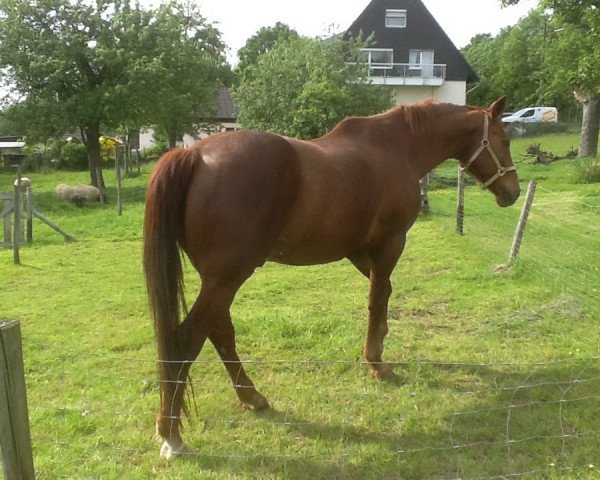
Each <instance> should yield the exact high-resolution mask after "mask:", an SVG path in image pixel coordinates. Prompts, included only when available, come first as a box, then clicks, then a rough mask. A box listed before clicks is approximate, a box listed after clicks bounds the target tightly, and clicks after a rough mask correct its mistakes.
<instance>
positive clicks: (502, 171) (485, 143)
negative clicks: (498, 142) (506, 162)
mask: <svg viewBox="0 0 600 480" xmlns="http://www.w3.org/2000/svg"><path fill="white" fill-rule="evenodd" d="M488 130H489V120H488V116H487V114H484V116H483V138H482V139H481V145H479V148H478V149H477V150H476V151H475V153H474V154H473V155H471V158H470V159H469V161H468V162H467V163H466V164H465V166H464V167H461V170H463V171H464V170H467V169H468V168H469V167H470V166H471V165H472V164H473V162H474V161H475V160H477V158H478V157H479V155H481V152H483V151H484V150H487V151H488V152H489V154H490V157H492V160H494V162H495V163H496V166H497V167H498V171H497V172H496V173H495V174H494V175H492V177H491V178H489V179H488V180H487V181H486V182H485V183H482V184H481V188H487V187H489V186H490V185H491V184H492V183H494V182H495V181H496V180H498V179H499V178H500V177H503V176H504V175H506V173H507V172H514V171H516V170H517V167H515V166H514V165H512V166H510V167H504V166H502V164H501V163H500V160H498V156H497V155H496V152H494V150H493V149H492V147H491V145H490V140H489V138H488Z"/></svg>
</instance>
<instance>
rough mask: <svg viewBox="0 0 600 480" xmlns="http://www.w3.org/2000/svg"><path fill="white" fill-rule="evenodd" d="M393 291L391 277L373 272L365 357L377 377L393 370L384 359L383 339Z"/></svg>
mask: <svg viewBox="0 0 600 480" xmlns="http://www.w3.org/2000/svg"><path fill="white" fill-rule="evenodd" d="M391 293H392V285H391V282H390V279H389V278H386V277H385V276H382V277H378V276H377V275H374V274H371V288H370V291H369V324H368V326H367V338H366V341H365V348H364V357H365V360H366V361H367V363H368V366H369V372H370V373H371V375H373V376H374V377H376V378H382V377H384V376H386V375H387V374H389V373H391V371H392V369H391V367H390V365H389V364H387V363H384V362H383V360H382V356H383V348H384V347H383V340H384V338H385V336H386V335H387V332H388V325H387V313H388V301H389V298H390V295H391Z"/></svg>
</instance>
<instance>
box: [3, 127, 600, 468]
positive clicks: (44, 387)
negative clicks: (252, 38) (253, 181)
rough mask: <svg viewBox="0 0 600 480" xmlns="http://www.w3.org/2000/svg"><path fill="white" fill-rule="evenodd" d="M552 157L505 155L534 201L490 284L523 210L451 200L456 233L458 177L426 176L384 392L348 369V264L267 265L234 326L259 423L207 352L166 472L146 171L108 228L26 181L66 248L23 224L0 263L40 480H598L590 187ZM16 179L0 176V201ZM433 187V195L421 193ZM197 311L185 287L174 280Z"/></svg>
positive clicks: (516, 150) (38, 177)
mask: <svg viewBox="0 0 600 480" xmlns="http://www.w3.org/2000/svg"><path fill="white" fill-rule="evenodd" d="M538 142H539V143H541V147H542V148H543V149H545V150H551V151H553V152H555V153H559V154H562V153H564V152H566V151H567V150H569V149H570V148H571V147H573V146H576V145H577V136H575V135H573V136H568V135H562V136H548V137H541V138H539V139H519V140H517V141H514V142H513V147H512V148H513V157H514V159H515V161H516V162H518V167H519V174H520V177H521V179H522V182H523V187H524V188H526V185H527V182H528V181H530V180H537V182H538V190H537V193H536V199H535V202H534V205H533V208H532V210H531V214H530V219H529V225H528V228H527V231H526V233H525V237H524V240H523V245H522V248H521V252H520V255H519V257H518V258H517V261H516V262H515V264H514V265H512V266H510V267H507V266H505V265H503V264H505V263H506V261H507V257H508V252H509V249H510V245H511V241H512V236H513V233H514V230H515V227H516V222H517V219H518V217H519V212H520V208H521V206H522V202H523V200H522V198H521V199H520V200H519V202H518V203H517V205H516V206H514V207H511V208H509V209H500V208H498V207H496V205H495V203H494V201H493V198H492V197H491V195H489V194H488V193H487V192H482V191H481V190H480V189H479V188H478V187H475V186H473V187H470V188H468V189H467V193H466V211H465V216H466V218H465V235H463V236H459V235H457V234H456V233H455V232H454V228H455V227H454V225H455V219H454V210H455V202H456V200H455V190H454V187H443V185H444V184H445V183H446V180H445V179H448V178H451V177H452V176H453V175H455V171H456V164H455V163H453V162H447V163H446V164H445V165H443V166H442V167H441V168H440V169H438V171H437V173H436V178H437V179H438V182H437V183H438V187H437V188H435V189H434V190H432V192H431V196H430V201H431V206H432V211H431V213H430V214H427V215H422V216H421V218H420V219H419V221H418V222H417V224H416V225H415V226H414V228H413V230H412V231H411V233H410V235H409V241H408V245H407V248H406V251H405V254H404V255H403V257H402V259H401V261H400V263H399V265H398V267H397V269H396V271H395V273H394V276H393V284H394V293H393V294H392V298H391V300H390V314H389V317H390V321H389V324H390V333H389V335H388V337H387V340H386V353H385V357H386V359H387V360H388V361H391V362H394V363H396V364H397V365H396V368H395V371H396V375H395V376H394V377H393V378H391V379H389V380H386V381H376V380H374V379H372V378H370V377H369V376H368V375H367V374H366V372H365V368H364V366H363V365H362V363H361V358H360V356H361V351H362V343H363V339H364V332H365V328H366V299H367V289H368V283H367V281H366V280H365V279H364V278H363V277H362V276H361V275H360V274H359V273H358V272H357V271H356V270H355V269H354V267H352V265H350V264H349V263H348V262H339V263H336V264H330V265H324V266H316V267H305V268H293V267H285V266H280V265H275V264H267V265H265V267H264V268H262V269H260V270H259V271H257V273H256V274H255V275H254V276H253V277H252V278H251V279H250V280H249V281H248V282H247V283H246V284H245V285H244V286H243V288H242V290H241V291H240V292H239V294H238V296H237V298H236V301H235V303H234V306H233V310H232V315H233V317H234V320H235V325H236V330H237V336H238V347H239V352H240V355H241V357H242V358H243V359H245V360H247V361H248V365H247V367H248V372H249V374H250V376H251V377H252V378H253V380H254V381H255V383H256V384H257V387H258V388H259V390H260V391H261V392H262V393H263V394H264V395H265V396H266V397H267V398H268V399H269V401H270V403H271V406H272V409H271V410H270V411H268V412H265V413H259V414H255V413H252V412H247V411H244V410H242V409H241V408H240V407H238V405H237V401H236V398H235V395H234V393H233V391H232V389H231V387H229V380H228V377H227V375H226V373H225V370H224V368H223V367H222V365H221V364H220V362H219V361H218V357H217V355H216V353H215V352H214V350H213V348H212V346H211V345H210V344H207V346H206V347H205V349H204V351H203V352H202V355H201V357H200V360H199V362H198V363H197V364H196V365H194V367H193V369H192V376H193V379H194V390H195V402H196V407H197V414H195V415H194V418H193V420H192V422H191V423H190V424H189V425H187V424H186V428H185V430H184V436H185V438H186V440H187V441H188V443H189V444H190V446H191V447H193V448H194V449H195V452H196V453H195V454H194V455H191V456H189V457H187V458H183V459H177V460H175V461H171V462H166V461H163V460H161V459H160V458H159V457H158V444H157V443H156V442H155V440H154V439H153V434H154V419H155V413H156V408H157V405H158V385H157V381H156V373H155V361H154V360H155V352H154V343H153V332H152V326H151V323H150V319H149V311H148V306H147V302H146V298H145V287H144V283H143V276H142V270H141V240H142V234H141V232H142V215H143V202H144V190H145V184H146V182H147V178H148V173H149V171H150V167H146V168H144V169H143V172H142V175H141V176H140V177H138V178H128V179H125V181H124V186H125V207H124V211H123V215H122V216H120V217H119V216H117V215H116V212H115V206H114V203H115V202H114V200H115V199H116V192H115V189H114V185H115V181H114V174H112V173H111V172H110V171H109V170H107V171H106V172H105V176H106V180H107V183H108V184H109V189H108V195H109V200H110V203H109V206H108V207H107V208H105V209H101V208H100V207H99V206H98V205H88V206H85V207H77V206H73V205H70V204H61V203H59V202H58V201H57V200H55V199H54V197H53V189H54V187H55V186H56V185H58V184H59V183H63V182H65V183H70V184H76V183H87V174H86V173H72V172H69V173H66V172H53V173H47V174H41V173H39V174H28V176H29V177H30V178H31V179H32V182H33V187H34V190H35V201H36V205H37V207H38V209H39V210H40V211H41V212H42V213H44V214H45V215H46V216H48V217H49V218H51V219H52V220H53V221H54V222H56V223H58V224H59V225H60V226H61V227H62V228H63V229H65V230H66V231H67V232H69V233H70V234H72V235H74V236H75V237H76V238H77V240H78V241H77V242H76V243H70V244H66V243H64V241H63V240H62V238H61V237H60V236H59V235H57V234H56V233H55V232H53V231H52V230H50V229H49V228H48V227H47V226H45V225H43V224H41V223H39V222H36V223H35V225H34V243H33V245H30V246H24V247H23V248H22V249H21V261H22V265H20V266H15V265H13V263H12V250H10V249H4V250H0V279H2V289H1V290H0V305H1V308H0V317H4V318H15V319H19V320H20V321H21V328H22V331H23V337H24V338H23V343H24V351H25V369H26V380H27V386H28V396H29V409H30V420H31V430H32V437H33V447H34V456H35V464H36V470H37V474H38V479H60V478H69V479H78V480H81V479H121V478H127V479H148V478H156V479H305V478H314V479H333V478H335V479H421V478H428V479H458V478H461V479H476V478H477V479H478V478H536V479H548V478H550V479H552V478H556V479H558V478H582V479H584V478H585V479H591V478H600V472H599V470H600V455H599V453H598V443H599V441H600V408H599V407H598V405H599V400H600V328H599V327H598V320H599V319H600V301H599V298H600V292H599V290H600V184H579V183H576V180H575V179H576V172H577V165H578V162H579V161H578V160H568V161H567V160H561V161H558V162H554V163H552V164H549V165H531V164H529V163H528V161H527V159H525V158H524V152H525V149H526V147H527V145H529V144H531V143H538ZM12 181H13V175H12V174H10V173H3V174H0V190H3V191H7V190H9V189H10V188H11V185H12ZM434 183H435V182H434ZM186 281H187V283H186V287H187V291H188V294H189V298H190V299H193V298H194V297H195V295H196V292H197V289H198V280H197V276H196V275H195V274H194V272H193V271H192V269H191V267H189V266H188V267H187V275H186Z"/></svg>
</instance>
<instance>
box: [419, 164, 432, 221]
mask: <svg viewBox="0 0 600 480" xmlns="http://www.w3.org/2000/svg"><path fill="white" fill-rule="evenodd" d="M430 175H431V172H427V173H426V174H425V175H424V176H423V178H421V179H420V180H419V185H420V187H421V212H423V213H427V212H429V176H430Z"/></svg>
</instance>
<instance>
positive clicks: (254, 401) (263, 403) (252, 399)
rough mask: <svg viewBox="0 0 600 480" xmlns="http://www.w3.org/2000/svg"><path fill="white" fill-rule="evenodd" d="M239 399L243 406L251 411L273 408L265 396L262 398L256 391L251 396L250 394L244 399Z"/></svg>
mask: <svg viewBox="0 0 600 480" xmlns="http://www.w3.org/2000/svg"><path fill="white" fill-rule="evenodd" d="M239 398H240V401H241V402H242V405H243V406H244V408H247V409H249V410H256V411H260V410H267V409H268V408H271V406H270V405H269V402H268V400H267V399H266V398H265V397H264V396H262V395H261V394H260V393H258V392H257V391H256V390H254V391H253V392H251V394H249V395H248V394H246V395H244V396H243V397H242V396H240V397H239Z"/></svg>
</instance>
